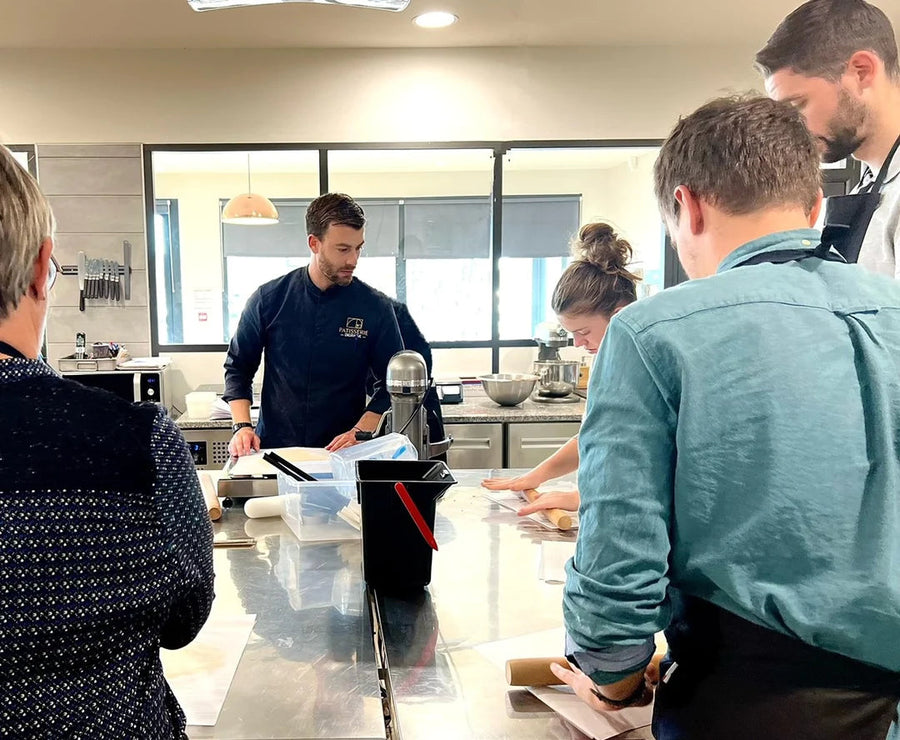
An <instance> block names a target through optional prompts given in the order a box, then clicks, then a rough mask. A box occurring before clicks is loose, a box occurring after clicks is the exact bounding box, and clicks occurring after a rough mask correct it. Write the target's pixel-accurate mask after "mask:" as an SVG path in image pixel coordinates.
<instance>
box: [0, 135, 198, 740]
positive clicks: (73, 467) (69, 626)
mask: <svg viewBox="0 0 900 740" xmlns="http://www.w3.org/2000/svg"><path fill="white" fill-rule="evenodd" d="M53 247H54V244H53V216H52V213H51V211H50V207H49V205H48V203H47V200H46V199H45V198H44V196H43V194H42V193H41V191H40V189H39V188H38V185H37V183H36V182H35V180H34V178H32V177H31V175H30V174H29V173H28V172H26V171H25V170H24V169H23V168H22V167H21V166H20V165H19V164H18V162H16V160H15V159H14V158H13V156H12V154H11V153H10V152H9V151H8V150H7V149H5V148H4V147H0V398H2V404H0V422H2V424H3V427H4V428H5V429H6V433H5V434H3V435H0V636H2V639H0V736H3V737H42V738H72V737H91V738H116V739H117V740H118V739H119V738H125V737H141V738H181V737H184V727H185V717H184V713H183V712H182V711H181V708H180V707H179V706H178V702H177V701H176V700H175V696H174V695H173V694H172V692H171V690H170V689H169V687H168V685H167V684H166V681H165V678H164V677H163V672H162V666H161V664H160V659H159V649H160V647H164V648H169V649H175V648H179V647H182V646H184V645H186V644H187V643H189V642H190V641H191V640H192V639H193V638H194V637H195V636H196V634H197V632H198V631H199V630H200V627H201V626H202V625H203V623H204V621H205V620H206V617H207V616H208V614H209V609H210V606H211V604H212V598H213V591H212V585H213V572H212V530H211V526H210V524H209V518H208V516H207V513H206V507H205V506H204V504H203V498H202V495H201V493H200V488H199V483H198V481H197V475H196V472H195V470H194V466H193V463H192V461H191V458H190V455H189V454H188V451H187V446H186V445H185V443H184V440H183V438H182V437H181V434H180V432H179V431H178V430H177V428H176V427H175V426H174V424H173V423H172V421H171V420H170V419H169V418H168V417H167V416H166V413H165V410H164V409H162V408H159V407H157V406H154V405H150V404H130V403H127V402H125V401H122V400H121V399H118V398H116V397H115V396H113V395H112V394H109V393H106V392H104V391H100V390H96V389H92V388H86V387H84V386H81V385H79V384H77V383H74V382H72V381H69V380H64V379H63V378H61V377H60V376H59V375H58V374H57V373H56V372H54V371H53V370H52V369H51V368H50V367H49V366H48V365H46V364H45V363H44V362H43V360H42V359H41V358H40V347H41V341H42V338H43V334H44V327H45V325H46V321H47V308H48V302H49V296H50V291H51V289H52V287H53V283H54V281H55V279H56V276H57V274H58V272H59V267H58V265H57V264H56V260H55V258H54V256H53Z"/></svg>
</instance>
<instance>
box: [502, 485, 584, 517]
mask: <svg viewBox="0 0 900 740" xmlns="http://www.w3.org/2000/svg"><path fill="white" fill-rule="evenodd" d="M580 502H581V499H580V497H579V496H578V491H547V493H542V494H541V495H540V496H538V497H537V498H536V499H535V500H534V501H532V502H531V503H530V504H528V505H527V506H523V507H522V508H521V509H519V511H518V512H517V513H518V515H519V516H528V515H529V514H534V512H536V511H543V510H544V509H564V510H566V511H578V504H579V503H580Z"/></svg>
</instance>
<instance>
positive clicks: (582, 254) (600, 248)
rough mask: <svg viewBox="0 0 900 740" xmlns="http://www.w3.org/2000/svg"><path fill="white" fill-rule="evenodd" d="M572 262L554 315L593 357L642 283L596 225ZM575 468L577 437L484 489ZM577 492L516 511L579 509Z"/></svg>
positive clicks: (525, 483)
mask: <svg viewBox="0 0 900 740" xmlns="http://www.w3.org/2000/svg"><path fill="white" fill-rule="evenodd" d="M572 255H573V257H574V258H575V259H574V261H573V262H572V263H571V264H570V265H569V266H568V267H567V268H566V270H565V272H563V274H562V277H560V279H559V282H558V283H557V284H556V288H555V289H554V291H553V300H552V306H553V311H554V313H556V316H557V318H558V320H559V323H560V325H561V326H562V327H563V328H564V329H566V331H569V332H571V334H572V336H573V337H574V340H575V346H576V347H584V348H585V349H586V350H587V351H588V352H589V353H590V354H592V355H595V354H597V350H599V349H600V343H601V342H602V341H603V336H604V335H605V334H606V329H607V327H608V326H609V322H610V319H612V317H613V316H614V315H615V314H616V313H618V312H619V311H621V310H622V309H623V308H625V306H627V305H628V304H630V303H633V302H634V301H636V300H637V283H638V281H639V280H640V278H638V277H637V275H635V274H634V273H632V272H630V271H629V270H628V267H627V266H628V264H629V263H630V262H631V255H632V250H631V245H630V244H629V243H628V242H627V241H625V240H624V239H622V238H621V237H620V236H619V235H618V234H616V232H615V230H614V229H613V227H612V226H610V225H609V224H607V223H603V222H597V223H591V224H586V225H585V226H582V227H581V231H580V232H579V233H578V238H577V239H576V240H575V242H574V244H573V245H572ZM577 469H578V436H577V435H576V436H574V437H572V439H570V440H569V441H568V442H566V444H565V445H563V446H562V447H561V448H560V449H559V450H557V451H556V452H555V453H554V454H553V455H551V456H550V457H548V458H547V459H546V460H544V462H542V463H541V464H540V465H538V466H537V467H535V468H533V469H532V470H529V471H528V472H527V473H525V474H524V475H520V476H518V477H516V478H492V479H488V480H485V481H483V482H482V485H483V486H484V487H485V488H488V489H491V490H494V491H498V490H511V491H524V490H527V489H529V488H537V487H538V486H540V485H541V484H542V483H545V482H546V481H548V480H551V479H553V478H559V477H560V476H563V475H567V474H569V473H571V472H574V471H575V470H577ZM578 503H579V497H578V491H551V492H548V493H545V494H543V495H541V496H540V497H538V498H537V499H535V501H534V502H533V503H531V504H529V505H528V506H526V507H524V508H523V509H521V510H520V511H519V515H520V516H526V515H527V514H531V513H533V512H535V511H539V510H541V509H555V508H559V509H568V510H570V511H574V510H575V509H577V508H578Z"/></svg>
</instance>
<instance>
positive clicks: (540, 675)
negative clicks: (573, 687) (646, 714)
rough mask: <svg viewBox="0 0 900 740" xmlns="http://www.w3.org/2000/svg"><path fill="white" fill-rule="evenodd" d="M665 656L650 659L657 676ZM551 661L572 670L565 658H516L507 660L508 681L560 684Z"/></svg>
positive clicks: (526, 684)
mask: <svg viewBox="0 0 900 740" xmlns="http://www.w3.org/2000/svg"><path fill="white" fill-rule="evenodd" d="M664 657H665V653H656V654H655V655H654V656H653V658H652V659H651V661H650V662H651V663H652V664H653V665H654V667H655V672H656V675H657V676H658V675H659V662H660V661H661V660H662V659H663V658H664ZM551 663H558V664H559V665H561V666H562V667H563V668H568V669H569V670H572V667H571V666H570V665H569V661H567V660H566V659H565V658H515V659H513V660H507V661H506V682H507V683H508V684H509V685H510V686H558V685H560V684H561V683H562V681H560V680H559V679H558V678H557V677H556V676H555V675H554V674H553V671H551V670H550V664H551ZM654 682H655V681H654Z"/></svg>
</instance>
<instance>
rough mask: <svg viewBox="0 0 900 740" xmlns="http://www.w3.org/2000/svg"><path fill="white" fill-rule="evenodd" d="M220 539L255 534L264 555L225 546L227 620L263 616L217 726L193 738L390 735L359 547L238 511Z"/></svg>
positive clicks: (221, 579) (218, 606)
mask: <svg viewBox="0 0 900 740" xmlns="http://www.w3.org/2000/svg"><path fill="white" fill-rule="evenodd" d="M213 528H214V530H215V536H216V539H217V540H218V539H234V538H240V537H247V536H251V537H255V538H256V547H255V548H216V549H215V550H214V563H215V573H216V583H215V589H216V600H215V602H214V605H213V609H214V610H220V611H221V612H222V613H225V614H228V613H231V614H234V613H245V614H255V615H256V624H255V626H254V628H253V633H252V634H251V636H250V640H249V641H248V643H247V646H246V649H245V650H244V654H243V656H242V657H241V661H240V663H239V664H238V668H237V672H236V673H235V675H234V679H233V681H232V683H231V688H230V689H229V691H228V695H227V697H226V700H225V705H224V707H223V708H222V712H221V714H220V715H219V720H218V722H217V723H216V725H215V727H195V726H192V727H188V734H189V735H190V737H191V738H192V739H193V738H233V739H235V740H236V739H237V738H242V739H244V740H251V739H256V738H283V739H287V738H298V739H299V738H304V739H305V738H373V739H375V738H377V739H380V740H383V738H385V725H384V714H383V704H382V700H381V691H380V687H379V682H378V672H377V668H376V665H375V656H374V645H373V641H372V624H371V621H370V619H369V610H368V607H367V605H366V600H365V597H364V593H365V589H364V586H363V582H362V577H361V569H360V562H361V561H360V559H361V550H360V544H359V543H358V542H351V543H342V544H302V545H301V544H300V543H299V542H298V541H297V538H296V537H295V536H294V534H293V532H291V530H290V529H289V528H288V527H287V525H285V524H284V523H283V522H282V520H281V519H280V518H270V519H247V517H246V516H245V515H244V513H243V511H242V510H241V509H240V508H239V507H238V508H234V509H231V510H226V511H225V512H224V514H223V517H222V519H221V520H220V521H218V522H214V523H213Z"/></svg>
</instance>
